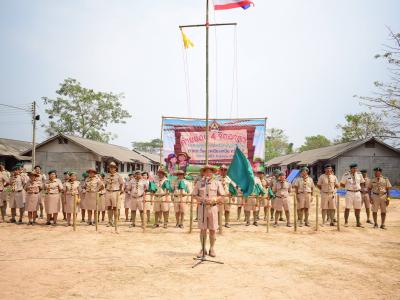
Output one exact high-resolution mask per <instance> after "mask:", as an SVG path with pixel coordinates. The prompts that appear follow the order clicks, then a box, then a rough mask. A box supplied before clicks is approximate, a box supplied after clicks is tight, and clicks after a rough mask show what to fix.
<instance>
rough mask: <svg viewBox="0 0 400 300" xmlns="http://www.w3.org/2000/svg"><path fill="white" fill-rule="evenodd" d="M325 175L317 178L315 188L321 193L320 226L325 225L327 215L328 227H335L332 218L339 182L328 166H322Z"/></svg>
mask: <svg viewBox="0 0 400 300" xmlns="http://www.w3.org/2000/svg"><path fill="white" fill-rule="evenodd" d="M324 170H325V173H324V174H322V175H321V176H320V177H319V178H318V182H317V186H318V188H319V189H320V191H321V210H322V224H325V222H326V219H327V215H329V216H330V217H329V219H330V225H331V226H335V224H334V221H333V220H334V219H335V218H334V216H335V209H336V201H335V195H336V189H337V188H338V187H339V181H338V179H337V178H336V176H335V175H334V174H333V169H332V166H331V165H330V164H327V165H325V166H324Z"/></svg>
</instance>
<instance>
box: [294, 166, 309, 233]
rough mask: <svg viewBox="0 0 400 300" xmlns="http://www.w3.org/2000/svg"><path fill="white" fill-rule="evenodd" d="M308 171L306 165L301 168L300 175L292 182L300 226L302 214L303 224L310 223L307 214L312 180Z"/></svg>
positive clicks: (301, 224)
mask: <svg viewBox="0 0 400 300" xmlns="http://www.w3.org/2000/svg"><path fill="white" fill-rule="evenodd" d="M308 172H309V169H308V168H307V167H303V168H301V176H300V177H298V178H297V179H296V180H295V182H294V183H293V187H294V189H295V192H296V195H297V209H298V212H299V220H300V224H299V226H300V227H301V226H303V216H304V225H306V226H310V223H308V216H309V209H310V205H311V202H312V199H313V194H314V181H313V180H312V178H311V177H310V176H308Z"/></svg>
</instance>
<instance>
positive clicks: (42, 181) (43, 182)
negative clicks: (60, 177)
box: [36, 174, 46, 189]
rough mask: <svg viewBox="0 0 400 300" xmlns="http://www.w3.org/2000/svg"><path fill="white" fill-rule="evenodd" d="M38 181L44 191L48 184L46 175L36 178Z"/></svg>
mask: <svg viewBox="0 0 400 300" xmlns="http://www.w3.org/2000/svg"><path fill="white" fill-rule="evenodd" d="M36 181H38V182H39V184H40V187H41V188H42V189H43V188H44V185H45V184H46V176H45V175H44V174H39V176H38V177H36Z"/></svg>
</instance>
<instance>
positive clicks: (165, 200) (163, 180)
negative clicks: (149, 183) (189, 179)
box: [153, 169, 173, 228]
mask: <svg viewBox="0 0 400 300" xmlns="http://www.w3.org/2000/svg"><path fill="white" fill-rule="evenodd" d="M166 176H167V173H166V171H164V170H163V169H159V170H158V171H157V178H156V179H155V182H154V183H155V185H156V192H155V201H154V214H155V217H154V226H153V227H159V226H160V222H161V216H163V218H164V228H167V227H168V218H169V208H170V203H171V195H170V194H171V193H173V188H172V185H171V182H170V181H169V179H168V178H167V177H166Z"/></svg>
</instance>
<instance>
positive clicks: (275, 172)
mask: <svg viewBox="0 0 400 300" xmlns="http://www.w3.org/2000/svg"><path fill="white" fill-rule="evenodd" d="M280 172H281V171H280V170H279V169H275V170H273V171H272V173H274V175H278V174H279V173H280Z"/></svg>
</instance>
